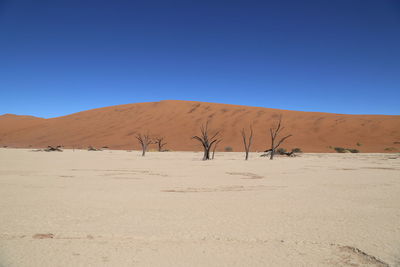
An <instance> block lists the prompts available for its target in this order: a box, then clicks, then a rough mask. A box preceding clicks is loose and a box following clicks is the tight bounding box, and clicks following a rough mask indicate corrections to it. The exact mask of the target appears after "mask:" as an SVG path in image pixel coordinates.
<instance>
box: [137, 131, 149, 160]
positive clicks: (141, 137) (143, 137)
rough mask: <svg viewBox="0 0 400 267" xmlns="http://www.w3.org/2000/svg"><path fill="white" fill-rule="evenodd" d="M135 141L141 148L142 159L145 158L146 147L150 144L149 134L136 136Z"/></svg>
mask: <svg viewBox="0 0 400 267" xmlns="http://www.w3.org/2000/svg"><path fill="white" fill-rule="evenodd" d="M136 139H137V140H138V141H139V143H140V145H141V146H142V157H144V156H145V154H146V151H147V147H148V146H149V145H150V144H151V143H152V140H151V138H150V135H149V134H143V135H142V134H137V135H136Z"/></svg>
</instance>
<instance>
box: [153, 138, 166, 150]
mask: <svg viewBox="0 0 400 267" xmlns="http://www.w3.org/2000/svg"><path fill="white" fill-rule="evenodd" d="M154 140H155V141H154V143H155V144H157V146H158V151H159V152H162V151H163V147H164V146H165V145H166V144H167V143H164V136H161V137H156V138H155V139H154Z"/></svg>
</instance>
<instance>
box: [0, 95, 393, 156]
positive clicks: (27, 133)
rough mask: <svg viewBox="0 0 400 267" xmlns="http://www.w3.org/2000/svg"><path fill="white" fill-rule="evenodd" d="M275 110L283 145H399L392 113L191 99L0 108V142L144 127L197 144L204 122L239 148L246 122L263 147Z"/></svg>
mask: <svg viewBox="0 0 400 267" xmlns="http://www.w3.org/2000/svg"><path fill="white" fill-rule="evenodd" d="M279 115H282V116H283V121H284V124H285V127H286V128H285V132H286V133H291V134H293V137H292V138H290V139H288V141H287V143H285V145H284V146H283V147H285V148H288V149H290V148H294V147H299V148H301V149H302V150H303V151H305V152H333V151H334V150H333V149H332V147H335V146H340V147H346V148H357V149H358V150H360V151H361V152H388V150H389V149H390V150H391V151H392V152H396V151H400V116H386V115H343V114H331V113H320V112H300V111H288V110H277V109H269V108H260V107H249V106H237V105H227V104H215V103H204V102H193V101H160V102H150V103H139V104H127V105H119V106H110V107H105V108H99V109H93V110H88V111H83V112H79V113H75V114H71V115H68V116H63V117H57V118H51V119H42V118H35V117H31V116H16V115H10V114H7V115H3V116H0V145H1V146H10V147H45V146H48V145H64V146H65V147H76V148H78V147H82V148H85V147H87V146H89V145H92V146H97V147H102V146H108V147H110V148H113V149H139V145H138V143H137V141H136V139H135V134H136V133H138V132H148V133H150V134H151V135H163V136H165V137H166V141H167V142H168V144H167V149H170V150H180V151H188V150H200V149H201V147H200V146H199V144H198V143H197V142H196V141H194V140H192V139H191V136H193V135H195V134H198V130H199V126H200V125H201V124H202V123H204V122H206V121H207V120H210V123H211V128H213V129H215V130H221V136H222V138H223V141H222V142H221V143H220V145H219V148H218V150H224V149H225V148H226V147H228V146H229V147H232V148H233V150H234V151H243V146H242V143H241V136H240V130H241V129H242V128H243V127H248V125H249V124H250V123H252V124H253V128H254V131H255V137H254V138H255V139H254V145H253V148H252V150H253V151H261V150H265V149H266V148H267V147H268V144H269V136H268V129H269V127H270V126H271V124H272V123H273V122H274V121H275V120H276V118H277V117H278V116H279ZM357 144H358V145H357ZM154 149H155V147H154Z"/></svg>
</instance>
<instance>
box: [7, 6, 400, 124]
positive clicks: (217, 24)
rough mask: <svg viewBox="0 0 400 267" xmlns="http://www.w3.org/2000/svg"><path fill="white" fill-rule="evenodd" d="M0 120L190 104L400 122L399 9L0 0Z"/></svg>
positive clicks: (378, 7)
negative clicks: (382, 116) (145, 105)
mask: <svg viewBox="0 0 400 267" xmlns="http://www.w3.org/2000/svg"><path fill="white" fill-rule="evenodd" d="M0 99H1V102H0V114H3V113H15V114H27V115H35V116H40V117H46V118H48V117H55V116H61V115H67V114H70V113H74V112H78V111H82V110H87V109H92V108H98V107H104V106H110V105H118V104H127V103H137V102H149V101H159V100H166V99H178V100H197V101H206V102H217V103H228V104H241V105H250V106H262V107H270V108H280V109H290V110H302V111H322V112H334V113H349V114H395V115H398V114H400V101H399V100H400V1H396V0H394V1H387V0H376V1H370V0H359V1H356V0H333V1H331V0H315V1H307V0H305V1H299V0H293V1H286V0H280V1H278V0H276V1H251V0H243V1H235V0H230V1H217V0H215V1H207V0H204V1H187V0H186V1H167V0H164V1H118V0H116V1H101V0H96V1H84V0H81V1H73V0H68V1H63V0H48V1H44V0H42V1H40V0H39V1H38V0H36V1H34V0H31V1H24V0H0Z"/></svg>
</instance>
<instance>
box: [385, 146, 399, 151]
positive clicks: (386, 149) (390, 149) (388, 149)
mask: <svg viewBox="0 0 400 267" xmlns="http://www.w3.org/2000/svg"><path fill="white" fill-rule="evenodd" d="M395 150H397V149H396V148H395V147H387V148H385V151H395Z"/></svg>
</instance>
